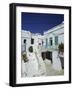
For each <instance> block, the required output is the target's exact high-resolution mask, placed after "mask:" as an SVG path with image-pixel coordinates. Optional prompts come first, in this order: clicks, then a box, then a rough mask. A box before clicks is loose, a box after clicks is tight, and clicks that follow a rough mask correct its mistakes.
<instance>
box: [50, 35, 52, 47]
mask: <svg viewBox="0 0 73 90" xmlns="http://www.w3.org/2000/svg"><path fill="white" fill-rule="evenodd" d="M52 44H53V40H52V37H51V38H50V46H52Z"/></svg>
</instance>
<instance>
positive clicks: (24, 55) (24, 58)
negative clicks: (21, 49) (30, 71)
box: [22, 54, 28, 62]
mask: <svg viewBox="0 0 73 90" xmlns="http://www.w3.org/2000/svg"><path fill="white" fill-rule="evenodd" d="M22 59H23V60H24V62H28V58H27V55H26V54H22Z"/></svg>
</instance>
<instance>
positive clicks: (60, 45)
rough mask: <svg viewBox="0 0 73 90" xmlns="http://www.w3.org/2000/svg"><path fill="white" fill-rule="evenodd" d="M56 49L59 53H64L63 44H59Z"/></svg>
mask: <svg viewBox="0 0 73 90" xmlns="http://www.w3.org/2000/svg"><path fill="white" fill-rule="evenodd" d="M58 49H59V52H64V44H63V43H61V44H59V46H58Z"/></svg>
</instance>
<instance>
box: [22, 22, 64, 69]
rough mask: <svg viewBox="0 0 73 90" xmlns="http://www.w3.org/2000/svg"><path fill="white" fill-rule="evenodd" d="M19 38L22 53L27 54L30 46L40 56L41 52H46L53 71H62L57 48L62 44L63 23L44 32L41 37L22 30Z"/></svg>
mask: <svg viewBox="0 0 73 90" xmlns="http://www.w3.org/2000/svg"><path fill="white" fill-rule="evenodd" d="M21 38H22V39H21V40H22V42H21V47H22V52H28V48H29V47H30V46H33V48H34V52H38V53H40V55H41V54H42V52H46V51H48V52H49V59H50V58H51V59H52V63H53V67H54V69H56V70H61V69H62V66H61V61H60V58H58V46H59V44H61V43H64V22H62V23H61V24H59V25H57V26H55V27H53V28H52V29H50V30H47V31H45V32H44V33H43V35H41V34H39V33H36V34H33V33H31V32H30V31H26V30H22V33H21Z"/></svg>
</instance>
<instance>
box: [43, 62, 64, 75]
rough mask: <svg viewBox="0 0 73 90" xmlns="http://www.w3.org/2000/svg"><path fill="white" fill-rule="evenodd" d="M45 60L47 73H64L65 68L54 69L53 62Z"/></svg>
mask: <svg viewBox="0 0 73 90" xmlns="http://www.w3.org/2000/svg"><path fill="white" fill-rule="evenodd" d="M44 62H45V66H46V75H47V76H56V75H64V70H61V71H56V70H54V69H53V67H52V64H51V63H50V62H49V61H48V60H45V61H44Z"/></svg>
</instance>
